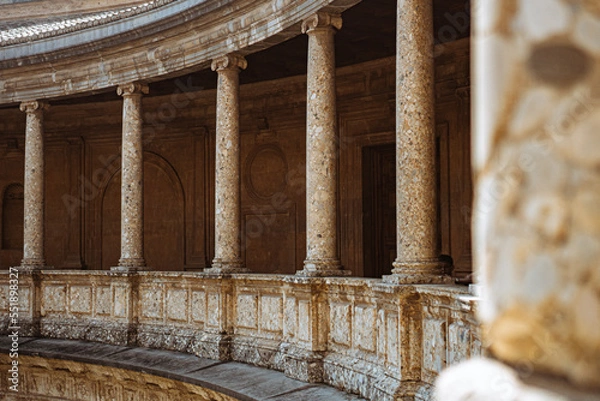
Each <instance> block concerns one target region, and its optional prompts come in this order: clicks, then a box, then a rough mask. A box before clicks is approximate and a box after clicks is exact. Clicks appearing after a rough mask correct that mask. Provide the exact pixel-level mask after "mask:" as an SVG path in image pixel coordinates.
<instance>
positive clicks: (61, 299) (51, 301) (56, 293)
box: [42, 285, 67, 312]
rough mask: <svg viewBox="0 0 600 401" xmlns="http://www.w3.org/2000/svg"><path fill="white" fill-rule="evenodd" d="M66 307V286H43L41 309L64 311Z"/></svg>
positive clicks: (45, 310) (44, 310)
mask: <svg viewBox="0 0 600 401" xmlns="http://www.w3.org/2000/svg"><path fill="white" fill-rule="evenodd" d="M66 309H67V286H66V285H48V286H45V287H44V288H43V298H42V311H43V312H65V311H66Z"/></svg>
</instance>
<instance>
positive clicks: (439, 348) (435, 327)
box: [423, 319, 446, 373]
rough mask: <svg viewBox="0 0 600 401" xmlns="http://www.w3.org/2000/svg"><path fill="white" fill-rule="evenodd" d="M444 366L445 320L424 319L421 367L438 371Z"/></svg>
mask: <svg viewBox="0 0 600 401" xmlns="http://www.w3.org/2000/svg"><path fill="white" fill-rule="evenodd" d="M445 367H446V322H445V321H444V320H438V319H426V320H425V321H424V322H423V369H426V370H428V371H430V372H433V373H439V372H441V371H442V369H443V368H445Z"/></svg>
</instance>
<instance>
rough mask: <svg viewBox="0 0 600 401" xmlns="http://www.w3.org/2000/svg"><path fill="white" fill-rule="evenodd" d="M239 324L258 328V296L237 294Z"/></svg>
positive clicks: (249, 327)
mask: <svg viewBox="0 0 600 401" xmlns="http://www.w3.org/2000/svg"><path fill="white" fill-rule="evenodd" d="M236 312H237V325H238V326H239V327H244V328H248V329H257V328H258V296H257V295H255V294H239V295H238V296H237V308H236Z"/></svg>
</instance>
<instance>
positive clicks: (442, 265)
mask: <svg viewBox="0 0 600 401" xmlns="http://www.w3.org/2000/svg"><path fill="white" fill-rule="evenodd" d="M397 13H398V14H397V17H398V22H397V25H396V27H397V33H396V35H397V36H396V52H397V53H396V225H397V234H396V235H397V246H398V254H397V258H396V260H395V261H394V263H393V267H394V268H393V270H392V275H391V276H386V277H385V280H386V281H393V282H398V283H413V284H418V283H440V282H445V281H447V279H448V277H446V276H445V274H446V271H447V268H448V262H447V261H444V260H442V259H441V258H440V241H439V227H438V188H437V171H436V160H435V157H436V156H435V99H434V76H433V72H434V68H433V67H434V65H433V9H432V2H431V0H399V1H398V7H397Z"/></svg>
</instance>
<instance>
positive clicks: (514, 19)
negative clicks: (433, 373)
mask: <svg viewBox="0 0 600 401" xmlns="http://www.w3.org/2000/svg"><path fill="white" fill-rule="evenodd" d="M592 4H594V5H592ZM595 4H596V3H594V2H589V1H566V0H565V1H563V0H552V1H531V0H520V1H514V2H510V6H508V5H507V4H505V3H500V2H489V1H480V4H479V5H478V7H477V12H478V14H477V18H476V21H477V23H476V26H475V39H474V41H475V43H474V46H475V47H474V49H475V51H476V54H475V63H474V66H475V79H476V86H475V88H476V89H475V99H474V105H475V107H474V111H475V120H474V122H475V138H474V145H475V147H474V150H475V155H474V156H475V157H474V167H475V173H476V178H477V191H476V201H475V204H476V208H475V213H474V218H475V230H474V233H475V235H474V237H475V250H476V253H475V256H476V266H478V268H479V269H480V271H479V273H480V281H481V283H482V285H483V291H482V295H483V300H484V302H483V304H482V307H481V313H480V315H479V316H480V318H481V320H482V321H483V323H484V324H485V326H486V330H484V333H486V335H487V339H486V340H487V342H489V344H490V349H491V353H492V354H493V355H494V356H495V357H496V358H498V359H500V360H502V361H505V362H507V363H508V364H510V365H513V366H518V367H521V368H524V369H523V371H522V372H521V373H527V374H528V375H530V374H532V373H533V374H534V375H537V377H542V376H544V375H549V376H550V375H553V376H554V377H557V376H558V377H562V378H566V379H568V380H569V381H570V383H571V384H572V385H573V386H575V387H578V388H580V389H581V388H586V387H587V388H588V389H589V391H593V389H595V394H596V395H597V394H598V389H600V270H599V269H598V260H599V259H600V214H599V211H600V207H599V205H600V175H599V174H598V172H599V171H600V170H599V169H600V151H599V149H600V135H598V133H599V132H600V89H599V88H600V68H599V66H600V47H599V46H598V38H599V35H598V33H599V32H600V10H599V9H598V7H597V6H596V5H595ZM467 368H468V367H465V370H464V371H462V372H460V371H457V372H455V374H458V376H457V379H458V378H459V377H460V375H461V374H462V375H465V374H468V370H467ZM553 381H554V382H557V380H553ZM540 387H546V385H544V384H542V385H540ZM488 390H489V391H488V394H492V392H491V391H493V388H488ZM442 399H446V398H445V397H442ZM448 399H449V398H448ZM461 399H463V400H467V399H469V400H471V399H474V398H467V397H463V398H461ZM478 399H492V397H487V396H484V397H483V398H478ZM495 399H498V398H495ZM511 399H529V398H525V397H518V396H517V397H516V398H511ZM536 399H542V400H546V399H548V400H550V399H552V400H554V399H558V398H557V397H556V396H553V395H549V396H547V397H540V398H536ZM571 399H577V397H573V398H571ZM586 399H589V398H586Z"/></svg>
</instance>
